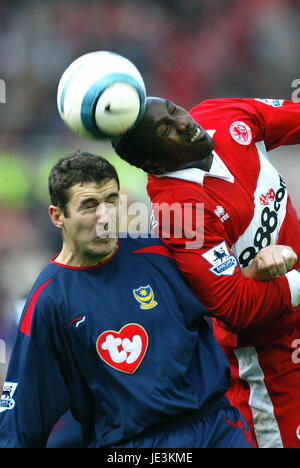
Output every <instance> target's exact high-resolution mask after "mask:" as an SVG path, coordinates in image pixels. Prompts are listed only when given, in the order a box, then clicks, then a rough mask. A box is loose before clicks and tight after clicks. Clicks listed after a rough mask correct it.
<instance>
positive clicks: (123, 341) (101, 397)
mask: <svg viewBox="0 0 300 468" xmlns="http://www.w3.org/2000/svg"><path fill="white" fill-rule="evenodd" d="M207 314H208V313H207V310H206V309H205V308H204V307H203V306H202V305H201V303H200V302H199V300H198V299H197V298H196V296H195V295H194V294H193V293H192V292H191V291H190V289H189V287H188V286H187V284H186V282H185V280H184V279H183V277H182V276H181V274H180V272H179V270H178V269H177V267H176V264H175V262H174V260H173V259H172V257H171V256H170V253H169V251H168V250H167V249H166V248H165V247H164V246H163V244H162V243H161V241H160V240H159V239H153V238H152V239H145V238H139V239H132V238H121V239H120V240H119V245H118V249H117V251H116V252H115V253H114V254H113V255H112V256H111V257H110V259H109V260H108V261H106V262H103V263H101V264H99V265H96V266H94V267H86V268H79V267H70V266H65V265H61V264H58V263H56V262H55V259H54V260H52V261H51V262H50V263H49V264H48V265H47V266H46V268H45V269H44V270H43V271H42V273H41V274H40V276H39V277H38V279H37V281H36V283H35V285H34V287H33V289H32V291H31V294H30V296H29V298H28V300H27V303H26V305H25V307H24V311H23V313H22V316H21V320H20V324H19V329H18V333H17V337H16V341H15V344H14V347H13V351H12V355H11V359H10V363H9V368H8V373H7V377H6V382H5V384H4V389H3V394H2V398H1V403H0V446H1V447H44V446H46V443H47V439H48V437H49V434H50V432H51V429H52V428H53V426H54V425H55V423H56V422H57V421H58V419H59V418H60V417H61V415H62V414H64V413H65V412H66V411H67V410H69V409H71V412H72V415H73V417H74V418H75V419H76V420H77V421H78V422H79V423H80V426H81V429H82V436H83V445H84V446H85V447H108V446H111V445H113V444H120V443H122V441H126V440H130V439H131V438H133V437H135V436H136V435H138V434H140V433H142V432H143V431H145V430H146V429H149V428H151V426H153V427H155V425H157V424H160V423H162V422H163V421H167V420H169V418H172V417H174V418H175V419H176V417H177V416H178V417H179V416H180V417H181V416H184V415H185V414H186V415H190V414H193V413H194V412H195V411H199V412H201V411H203V412H205V411H206V410H208V409H209V411H210V410H211V409H212V410H213V409H217V408H220V407H226V406H229V403H228V400H227V398H226V396H225V393H226V391H227V389H228V386H229V380H230V371H229V366H228V362H227V359H226V357H225V355H224V354H223V352H222V351H221V348H220V347H219V345H218V344H217V342H216V340H215V338H214V335H213V331H212V329H211V326H210V323H209V319H207Z"/></svg>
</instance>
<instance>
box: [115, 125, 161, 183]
mask: <svg viewBox="0 0 300 468" xmlns="http://www.w3.org/2000/svg"><path fill="white" fill-rule="evenodd" d="M143 123H144V122H139V124H138V125H137V126H136V127H135V128H134V129H133V130H129V131H128V132H126V133H124V134H123V135H122V136H120V137H118V138H116V139H115V140H113V141H112V142H111V144H112V146H113V148H114V150H115V152H116V154H117V155H118V156H120V158H122V159H124V160H125V161H126V162H128V163H129V164H131V165H132V166H135V167H139V168H141V169H143V170H144V171H146V172H149V173H152V174H159V173H160V170H159V169H158V168H159V165H160V161H161V152H160V153H158V150H159V148H158V146H157V145H153V144H152V138H153V137H152V135H151V134H150V132H149V129H147V128H145V126H144V125H143ZM155 148H156V149H155ZM150 162H151V166H150V164H149V163H150ZM156 167H157V170H156Z"/></svg>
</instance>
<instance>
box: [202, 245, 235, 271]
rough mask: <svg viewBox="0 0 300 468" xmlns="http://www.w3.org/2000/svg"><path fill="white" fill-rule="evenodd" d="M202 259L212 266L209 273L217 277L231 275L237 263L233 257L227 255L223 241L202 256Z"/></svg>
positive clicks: (226, 248) (227, 251)
mask: <svg viewBox="0 0 300 468" xmlns="http://www.w3.org/2000/svg"><path fill="white" fill-rule="evenodd" d="M202 257H204V258H205V260H206V261H207V262H209V263H210V264H211V265H212V268H210V271H211V272H212V273H214V274H215V275H217V276H221V275H233V273H234V270H235V267H236V265H237V261H236V259H235V257H234V256H233V255H231V254H230V253H229V250H228V247H227V245H226V242H225V241H223V242H221V243H220V244H218V245H216V246H215V247H213V248H212V249H210V250H208V251H207V252H205V253H204V254H202Z"/></svg>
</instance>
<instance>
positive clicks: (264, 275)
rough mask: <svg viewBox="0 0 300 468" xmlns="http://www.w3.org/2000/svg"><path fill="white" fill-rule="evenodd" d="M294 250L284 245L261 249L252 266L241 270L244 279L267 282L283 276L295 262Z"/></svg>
mask: <svg viewBox="0 0 300 468" xmlns="http://www.w3.org/2000/svg"><path fill="white" fill-rule="evenodd" d="M297 258H298V257H297V255H296V253H295V252H294V250H293V249H292V248H291V247H289V246H286V245H269V246H268V247H264V248H263V249H261V250H260V251H259V252H258V253H257V254H256V256H255V257H254V260H253V262H252V264H251V265H250V266H248V267H245V268H243V269H242V273H243V275H244V276H246V277H250V278H253V279H256V280H260V281H268V280H272V279H275V278H279V276H282V275H284V274H285V273H287V272H288V271H289V270H291V269H292V268H293V266H294V265H295V263H296V262H297Z"/></svg>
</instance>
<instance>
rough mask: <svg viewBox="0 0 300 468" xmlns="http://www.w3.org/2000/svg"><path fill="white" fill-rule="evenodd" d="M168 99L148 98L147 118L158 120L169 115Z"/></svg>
mask: <svg viewBox="0 0 300 468" xmlns="http://www.w3.org/2000/svg"><path fill="white" fill-rule="evenodd" d="M168 102H169V100H168V99H164V98H157V97H148V98H147V101H146V108H145V117H146V118H152V119H153V120H157V119H159V118H161V116H162V115H165V114H166V113H167V109H168Z"/></svg>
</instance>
